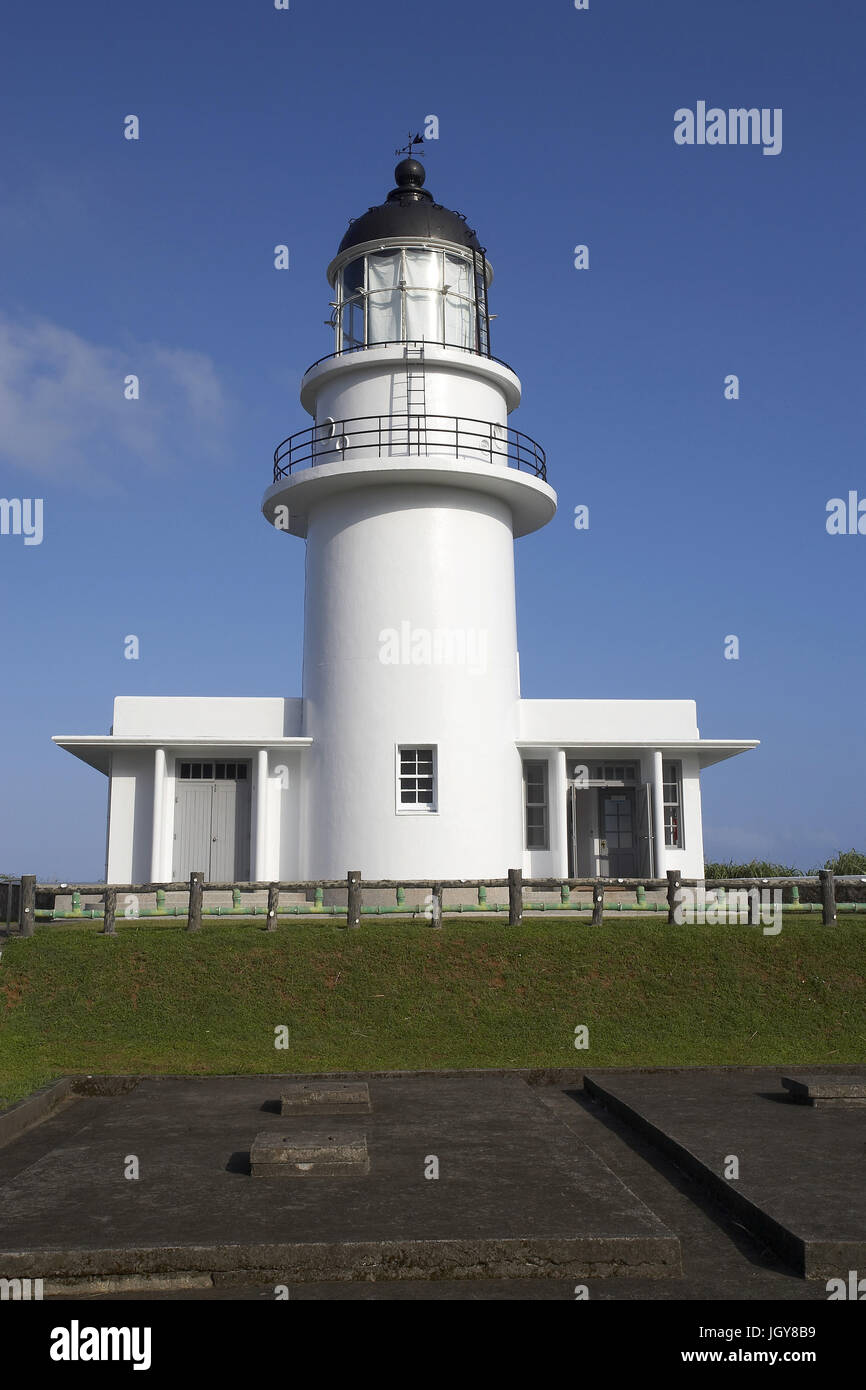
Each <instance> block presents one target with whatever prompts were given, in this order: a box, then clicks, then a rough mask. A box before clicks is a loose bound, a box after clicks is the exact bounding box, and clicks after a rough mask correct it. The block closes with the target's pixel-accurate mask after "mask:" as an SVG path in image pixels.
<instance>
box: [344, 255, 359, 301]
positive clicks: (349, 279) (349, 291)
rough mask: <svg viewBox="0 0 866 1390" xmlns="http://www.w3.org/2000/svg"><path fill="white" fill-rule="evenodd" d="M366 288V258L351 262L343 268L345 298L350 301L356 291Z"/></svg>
mask: <svg viewBox="0 0 866 1390" xmlns="http://www.w3.org/2000/svg"><path fill="white" fill-rule="evenodd" d="M363 288H364V257H363V256H359V257H358V259H357V260H356V261H350V262H349V264H348V265H347V266H344V267H343V298H344V299H349V298H350V296H351V295H353V294H354V293H355V291H356V290H362V289H363Z"/></svg>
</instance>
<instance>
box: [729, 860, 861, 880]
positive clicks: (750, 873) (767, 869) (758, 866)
mask: <svg viewBox="0 0 866 1390" xmlns="http://www.w3.org/2000/svg"><path fill="white" fill-rule="evenodd" d="M828 867H829V865H828ZM802 872H803V871H802V869H793V868H791V867H790V865H788V864H770V863H768V861H767V860H766V859H753V860H752V861H751V863H749V864H735V863H734V861H733V860H732V859H729V860H728V861H727V862H726V863H715V864H705V865H704V878H798V877H799V876H800V875H801V874H802ZM852 872H853V870H852Z"/></svg>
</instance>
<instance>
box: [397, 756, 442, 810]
mask: <svg viewBox="0 0 866 1390" xmlns="http://www.w3.org/2000/svg"><path fill="white" fill-rule="evenodd" d="M397 809H398V811H435V810H436V749H435V748H415V747H412V748H402V747H401V748H398V749H397Z"/></svg>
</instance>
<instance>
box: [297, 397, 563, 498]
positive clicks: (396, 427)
mask: <svg viewBox="0 0 866 1390" xmlns="http://www.w3.org/2000/svg"><path fill="white" fill-rule="evenodd" d="M353 449H365V450H367V452H368V453H374V454H375V455H376V456H377V457H378V458H382V457H383V455H384V456H385V457H393V456H395V455H396V456H397V457H403V456H405V455H410V456H411V455H413V454H414V455H417V456H419V457H420V456H421V455H422V454H433V455H441V454H442V453H446V452H447V453H448V454H449V455H450V454H452V453H453V455H454V457H455V458H461V457H463V458H465V459H468V460H470V461H473V460H474V461H478V460H480V461H482V462H486V463H490V464H493V463H496V464H500V465H505V466H507V467H514V468H518V469H523V470H525V471H526V472H528V473H533V474H534V475H535V477H536V478H540V479H541V480H542V482H546V480H547V459H546V455H545V453H544V450H543V449H542V447H541V445H540V444H537V443H536V441H535V440H534V439H531V438H530V437H529V435H528V434H522V433H521V431H520V430H515V429H512V428H511V427H510V426H506V425H498V424H495V423H494V422H493V421H491V420H474V419H471V418H469V417H466V416H458V415H414V414H410V413H409V412H400V413H398V414H392V415H358V416H355V417H354V418H352V419H346V420H328V421H325V422H323V423H321V424H317V425H310V426H308V427H307V429H304V430H297V431H296V432H295V434H290V435H288V437H287V438H286V439H284V440H282V442H281V443H280V444H278V445H277V447H276V449H275V450H274V482H275V483H278V482H279V481H280V480H281V479H282V478H286V477H288V476H289V474H291V473H292V472H293V470H294V469H296V468H299V467H302V466H304V465H312V464H321V463H323V462H325V461H327V460H328V458H329V456H330V461H334V460H335V459H337V458H342V457H343V456H344V455H345V454H347V453H350V452H351V451H352V450H353Z"/></svg>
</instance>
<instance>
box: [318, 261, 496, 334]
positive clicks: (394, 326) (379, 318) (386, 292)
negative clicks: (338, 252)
mask: <svg viewBox="0 0 866 1390" xmlns="http://www.w3.org/2000/svg"><path fill="white" fill-rule="evenodd" d="M476 280H477V281H478V282H480V276H478V277H476V276H475V274H474V271H473V265H472V262H471V261H469V260H467V259H466V258H465V257H463V256H458V255H453V254H451V253H449V252H447V251H444V250H438V251H436V250H430V249H427V248H423V247H416V246H412V247H406V248H405V249H404V250H399V249H395V250H387V251H386V250H383V251H375V252H371V253H370V254H369V255H367V256H358V257H357V258H356V259H355V260H354V261H350V262H349V263H348V265H346V266H345V267H344V269H343V275H342V291H341V292H342V314H341V321H342V347H343V349H348V348H352V347H357V346H363V345H364V344H365V343H366V344H367V345H368V346H369V345H372V344H374V343H393V342H401V341H406V340H408V341H414V342H418V341H424V342H428V343H445V344H449V345H451V346H456V347H461V348H468V349H470V350H473V351H474V350H475V349H476V348H477V347H478V346H479V345H478V343H477V342H476V334H477V325H476V313H475V293H476ZM479 288H480V291H481V293H482V294H483V286H480V284H479ZM482 350H483V351H486V337H485V341H484V343H483V345H482Z"/></svg>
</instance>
